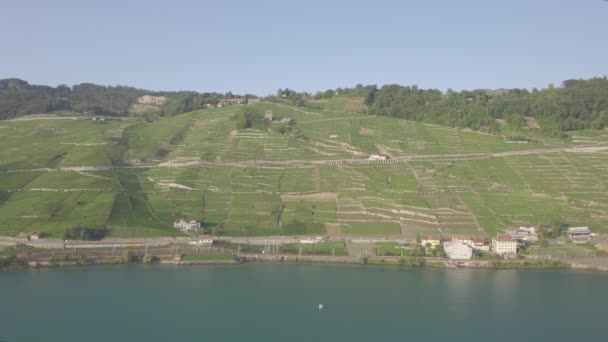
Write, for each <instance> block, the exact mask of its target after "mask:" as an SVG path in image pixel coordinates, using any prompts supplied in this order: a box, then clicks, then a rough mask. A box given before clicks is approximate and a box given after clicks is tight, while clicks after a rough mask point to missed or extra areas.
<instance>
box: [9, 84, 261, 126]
mask: <svg viewBox="0 0 608 342" xmlns="http://www.w3.org/2000/svg"><path fill="white" fill-rule="evenodd" d="M144 95H152V96H164V97H165V98H166V100H165V102H164V103H162V104H161V105H159V106H150V107H149V109H148V110H147V111H144V112H143V113H141V112H140V113H137V115H141V116H146V117H151V118H155V117H161V116H173V115H176V114H181V113H186V112H191V111H193V110H198V109H202V108H205V107H206V106H208V105H216V104H217V103H218V102H219V100H220V99H223V98H241V97H242V98H246V97H252V95H246V96H238V95H233V94H232V93H230V92H228V93H226V94H222V93H198V92H193V91H178V92H153V91H148V90H144V89H137V88H133V87H127V86H102V85H97V84H91V83H82V84H78V85H75V86H73V87H68V86H65V85H59V86H57V87H49V86H41V85H31V84H29V83H28V82H26V81H23V80H20V79H15V78H13V79H3V80H0V119H10V118H13V117H18V116H22V115H27V114H37V113H51V112H56V111H72V112H78V113H87V114H93V115H108V116H128V115H135V113H133V111H132V110H131V108H132V106H133V104H135V103H136V102H137V99H138V98H140V97H141V96H144Z"/></svg>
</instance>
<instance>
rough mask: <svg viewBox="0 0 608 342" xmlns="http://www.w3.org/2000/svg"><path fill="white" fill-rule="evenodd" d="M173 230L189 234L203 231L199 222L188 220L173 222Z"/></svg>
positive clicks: (181, 219)
mask: <svg viewBox="0 0 608 342" xmlns="http://www.w3.org/2000/svg"><path fill="white" fill-rule="evenodd" d="M173 228H175V229H177V230H179V231H182V232H189V231H192V230H199V229H201V223H200V222H199V221H195V220H189V221H188V220H186V219H183V218H180V219H177V220H175V221H174V222H173Z"/></svg>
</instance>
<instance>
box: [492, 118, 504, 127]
mask: <svg viewBox="0 0 608 342" xmlns="http://www.w3.org/2000/svg"><path fill="white" fill-rule="evenodd" d="M494 122H496V123H497V124H498V125H499V126H506V125H507V121H506V120H505V119H494Z"/></svg>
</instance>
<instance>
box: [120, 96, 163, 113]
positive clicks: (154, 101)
mask: <svg viewBox="0 0 608 342" xmlns="http://www.w3.org/2000/svg"><path fill="white" fill-rule="evenodd" d="M166 101H167V98H166V97H164V96H152V95H144V96H141V97H139V98H137V100H135V103H134V104H132V105H131V108H129V112H131V113H145V112H151V111H156V110H158V109H159V107H160V106H162V105H163V104H164V103H165V102H166Z"/></svg>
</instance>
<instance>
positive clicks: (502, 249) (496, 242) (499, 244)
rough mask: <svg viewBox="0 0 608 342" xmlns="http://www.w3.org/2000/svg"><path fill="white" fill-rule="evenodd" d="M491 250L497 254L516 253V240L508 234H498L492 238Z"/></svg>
mask: <svg viewBox="0 0 608 342" xmlns="http://www.w3.org/2000/svg"><path fill="white" fill-rule="evenodd" d="M492 250H493V251H494V252H495V253H496V254H498V255H503V254H517V240H515V239H514V238H513V237H511V236H509V235H498V236H497V237H495V238H493V239H492Z"/></svg>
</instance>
